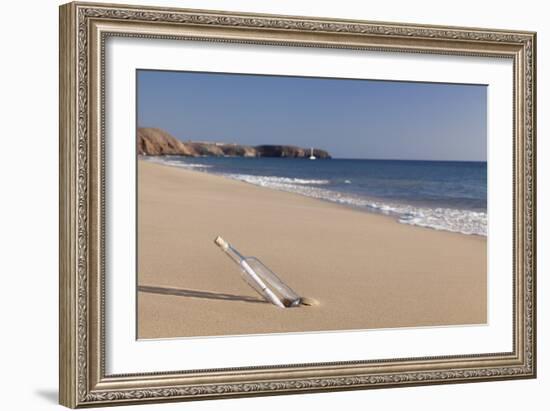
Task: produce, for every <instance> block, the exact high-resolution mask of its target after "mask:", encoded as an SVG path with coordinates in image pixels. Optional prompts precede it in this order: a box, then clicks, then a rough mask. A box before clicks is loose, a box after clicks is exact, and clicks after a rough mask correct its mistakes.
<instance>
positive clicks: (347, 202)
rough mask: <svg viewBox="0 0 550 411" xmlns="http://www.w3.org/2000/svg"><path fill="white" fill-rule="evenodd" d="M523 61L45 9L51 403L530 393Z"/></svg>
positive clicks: (413, 30) (389, 40)
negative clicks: (55, 397) (52, 238)
mask: <svg viewBox="0 0 550 411" xmlns="http://www.w3.org/2000/svg"><path fill="white" fill-rule="evenodd" d="M535 40H536V36H535V33H533V32H527V31H525V32H518V31H508V30H492V29H491V30H488V29H479V28H459V27H442V26H433V25H429V26H428V25H426V26H423V25H411V24H402V23H399V24H398V23H380V22H366V21H351V20H330V19H317V18H311V17H291V16H275V15H256V14H245V13H231V12H220V11H200V10H186V9H167V8H155V7H141V6H140V7H135V6H120V5H116V6H115V5H107V4H91V3H70V4H66V5H63V6H61V8H60V402H61V404H63V405H65V406H68V407H73V408H74V407H81V406H104V405H116V404H127V403H140V402H151V401H158V402H160V401H174V400H181V401H183V400H199V399H215V398H226V397H240V396H251V395H268V394H292V393H305V392H314V391H329V390H348V389H368V388H383V387H397V386H411V385H419V384H441V383H457V382H460V383H465V382H477V381H490V380H491V381H492V380H502V379H515V378H517V379H519V378H534V377H535V375H536V330H535V323H536V317H535V314H536V307H535V302H536V298H535V290H536V287H535V284H536V283H535V269H536V267H535V253H536V248H535V219H536V212H535V186H536V185H535V157H536V151H535V134H536V125H535V100H536V99H535V92H536V91H535V85H536V80H535V67H536V59H535V56H536V42H535Z"/></svg>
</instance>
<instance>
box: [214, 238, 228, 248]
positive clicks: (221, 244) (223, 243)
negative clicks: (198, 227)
mask: <svg viewBox="0 0 550 411" xmlns="http://www.w3.org/2000/svg"><path fill="white" fill-rule="evenodd" d="M214 243H216V245H217V246H218V247H220V248H221V249H222V250H226V249H227V247H229V244H228V243H227V241H225V240H224V239H223V238H221V237H220V236H217V237H216V238H215V239H214Z"/></svg>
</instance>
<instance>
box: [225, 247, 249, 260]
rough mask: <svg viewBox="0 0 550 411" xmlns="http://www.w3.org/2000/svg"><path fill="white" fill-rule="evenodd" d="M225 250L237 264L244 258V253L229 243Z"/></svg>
mask: <svg viewBox="0 0 550 411" xmlns="http://www.w3.org/2000/svg"><path fill="white" fill-rule="evenodd" d="M224 251H225V253H226V254H227V255H228V256H229V257H231V259H232V260H233V261H235V262H236V263H237V264H240V263H241V262H242V261H243V260H244V257H243V255H242V254H241V253H239V252H238V251H237V250H235V249H234V248H233V247H231V245H228V246H227V248H224Z"/></svg>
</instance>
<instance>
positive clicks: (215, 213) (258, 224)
mask: <svg viewBox="0 0 550 411" xmlns="http://www.w3.org/2000/svg"><path fill="white" fill-rule="evenodd" d="M137 181H138V229H137V251H138V270H137V271H138V272H137V275H138V300H137V301H138V321H137V324H138V338H172V337H196V336H215V335H239V334H264V333H286V332H308V331H311V332H313V331H332V330H354V329H372V328H395V327H418V326H442V325H464V324H483V323H486V321H487V240H486V237H483V236H478V235H464V234H460V233H452V232H447V231H438V230H434V229H430V228H423V227H416V226H411V225H407V224H400V223H398V222H397V221H396V220H395V219H394V218H392V217H389V216H384V215H379V214H374V213H368V212H365V211H361V210H357V209H353V208H351V207H346V206H342V205H338V204H333V203H330V202H327V201H322V200H318V199H315V198H309V197H306V196H302V195H299V194H295V193H289V192H282V191H277V190H274V189H270V188H264V187H259V186H255V185H252V184H248V183H246V182H242V181H236V180H231V179H229V178H224V177H221V176H218V175H213V174H208V173H204V172H200V171H194V170H186V169H182V168H177V167H170V166H166V165H160V164H154V163H152V162H148V161H143V160H139V161H138V179H137ZM218 235H221V236H223V237H224V238H225V239H226V240H227V241H229V242H230V243H232V244H233V245H234V246H235V247H236V248H237V249H238V250H239V251H241V252H242V253H243V254H245V255H251V256H255V257H257V258H259V259H260V260H261V261H262V262H263V263H264V264H266V265H267V266H268V267H270V268H271V269H272V270H273V271H274V272H275V273H277V275H278V276H279V277H281V279H283V280H284V281H285V282H286V283H287V284H288V285H290V286H291V287H292V288H293V289H294V290H295V291H296V292H297V293H298V294H300V295H302V296H304V297H307V298H308V299H309V300H310V301H312V302H313V305H311V306H302V307H299V308H290V309H280V308H277V307H275V306H273V305H271V304H268V303H266V302H264V301H262V300H261V299H260V298H259V296H258V295H257V294H256V293H255V292H254V291H253V290H252V289H251V288H249V287H248V286H247V285H246V284H245V283H244V281H242V279H241V277H240V273H239V268H238V266H237V265H235V264H234V263H233V262H232V261H231V260H230V259H229V258H228V257H227V256H226V255H224V253H223V252H222V251H221V250H220V249H219V248H218V247H217V246H216V245H215V244H214V243H213V240H214V238H215V237H216V236H218Z"/></svg>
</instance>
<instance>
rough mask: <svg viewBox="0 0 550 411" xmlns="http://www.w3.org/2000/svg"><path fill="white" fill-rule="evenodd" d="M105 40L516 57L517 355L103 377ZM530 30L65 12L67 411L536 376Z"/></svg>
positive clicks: (86, 7)
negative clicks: (120, 405) (172, 401)
mask: <svg viewBox="0 0 550 411" xmlns="http://www.w3.org/2000/svg"><path fill="white" fill-rule="evenodd" d="M109 36H130V37H141V38H163V39H177V40H185V39H195V40H196V39H199V40H203V41H221V42H239V43H252V44H261V45H284V46H307V47H330V48H348V49H358V50H391V51H399V52H415V53H436V54H453V55H475V56H490V57H501V58H507V59H512V60H513V63H514V78H513V88H514V112H513V116H514V130H513V132H514V142H513V144H514V151H513V152H514V224H513V227H514V249H513V250H512V251H513V255H514V296H513V298H514V308H513V309H514V313H513V315H514V320H515V321H514V333H513V341H514V349H513V351H512V352H506V353H488V354H483V355H465V356H448V357H432V358H409V359H389V360H388V359H385V360H376V361H354V362H342V363H325V364H296V365H288V366H277V367H249V368H244V367H243V368H238V369H221V370H199V371H196V372H195V371H193V372H189V371H188V372H177V371H174V372H170V373H146V374H139V375H106V374H105V367H104V358H105V355H104V354H105V352H104V333H105V332H104V322H105V319H104V315H103V309H104V307H103V305H104V300H103V295H104V274H105V273H104V253H105V252H104V248H103V247H104V245H103V244H104V235H105V231H104V217H103V216H104V207H105V204H104V192H103V190H104V178H105V176H104V147H103V141H104V130H103V115H104V112H103V110H104V102H103V98H104V84H103V81H104V73H103V70H104V58H105V57H104V45H105V40H106V39H107V38H108V37H109ZM535 52H536V34H535V33H533V32H518V31H504V30H486V29H477V28H476V29H473V28H459V27H441V26H431V25H430V26H423V25H412V24H396V23H379V22H366V21H353V20H328V19H317V18H311V17H291V16H276V15H257V14H245V13H229V12H219V11H200V10H187V9H168V8H154V7H134V6H122V5H108V4H92V3H70V4H66V5H63V6H61V7H60V131H59V133H60V256H59V258H60V288H59V291H60V337H59V338H60V403H61V404H63V405H65V406H68V407H73V408H76V407H83V406H103V405H115V404H125V403H143V402H151V401H155V402H157V401H169V400H198V399H213V398H225V397H239V396H250V395H267V394H289V393H304V392H316V391H328V390H349V389H366V388H377V387H397V386H411V385H419V384H439V383H457V382H474V381H488V380H501V379H511V378H534V377H535V375H536V329H535V325H536V317H535V315H536V310H535V303H536V299H535V291H536V290H535V271H536V263H535V256H536V253H535V252H536V248H535V246H536V244H535V227H536V213H535V194H536V190H535V160H536V159H535V101H536V96H535V85H536V79H535V75H536V73H535V67H536V62H535V59H536V57H535Z"/></svg>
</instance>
